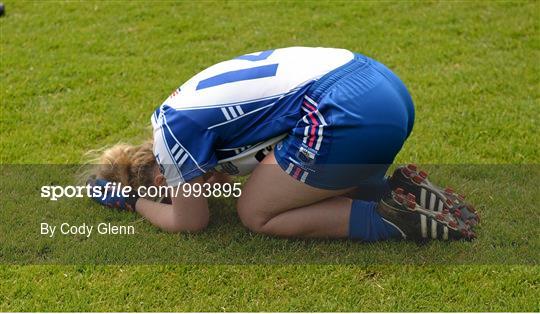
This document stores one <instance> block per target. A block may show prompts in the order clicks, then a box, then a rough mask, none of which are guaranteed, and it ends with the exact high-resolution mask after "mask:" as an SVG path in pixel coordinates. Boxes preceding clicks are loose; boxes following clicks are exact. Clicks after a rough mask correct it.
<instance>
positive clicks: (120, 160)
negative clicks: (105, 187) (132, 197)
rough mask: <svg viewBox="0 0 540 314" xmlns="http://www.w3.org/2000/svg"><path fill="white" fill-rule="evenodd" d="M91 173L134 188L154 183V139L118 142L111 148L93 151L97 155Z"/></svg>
mask: <svg viewBox="0 0 540 314" xmlns="http://www.w3.org/2000/svg"><path fill="white" fill-rule="evenodd" d="M96 152H98V153H99V156H98V157H97V158H94V160H93V164H94V165H95V166H94V167H93V169H92V170H91V174H93V175H95V176H96V177H97V178H103V179H105V180H107V181H111V182H119V183H122V184H123V185H129V186H131V187H133V188H138V187H139V186H150V185H153V184H154V182H153V181H154V168H155V166H156V161H155V158H154V154H153V151H152V141H147V142H144V143H143V144H141V145H137V146H134V145H129V144H116V145H114V146H112V147H110V148H107V149H105V150H100V151H93V152H91V153H92V154H94V155H96Z"/></svg>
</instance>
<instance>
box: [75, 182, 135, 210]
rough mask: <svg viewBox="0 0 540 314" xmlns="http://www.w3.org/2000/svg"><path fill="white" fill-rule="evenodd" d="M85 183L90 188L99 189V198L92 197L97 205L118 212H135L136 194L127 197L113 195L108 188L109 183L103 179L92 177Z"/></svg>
mask: <svg viewBox="0 0 540 314" xmlns="http://www.w3.org/2000/svg"><path fill="white" fill-rule="evenodd" d="M86 183H87V184H88V185H90V186H91V187H96V186H98V187H100V190H101V193H100V194H101V196H100V197H98V196H92V199H93V200H94V201H96V202H98V203H99V204H101V205H103V206H107V207H110V208H116V209H120V210H127V211H135V203H136V202H137V199H138V196H137V195H136V193H133V194H132V195H130V196H129V197H122V196H119V195H118V193H114V191H113V190H112V189H110V188H109V187H110V184H109V185H107V183H109V181H107V180H105V179H96V178H95V177H94V176H92V177H90V178H89V179H88V180H87V181H86Z"/></svg>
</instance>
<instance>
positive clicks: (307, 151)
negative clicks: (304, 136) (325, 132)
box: [296, 145, 317, 164]
mask: <svg viewBox="0 0 540 314" xmlns="http://www.w3.org/2000/svg"><path fill="white" fill-rule="evenodd" d="M315 156H317V152H316V151H315V150H314V149H312V148H309V147H306V146H304V145H302V146H301V147H300V149H299V150H298V152H297V153H296V158H298V160H300V161H301V162H303V163H306V164H313V163H314V162H315Z"/></svg>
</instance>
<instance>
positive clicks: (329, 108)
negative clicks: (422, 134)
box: [275, 54, 414, 190]
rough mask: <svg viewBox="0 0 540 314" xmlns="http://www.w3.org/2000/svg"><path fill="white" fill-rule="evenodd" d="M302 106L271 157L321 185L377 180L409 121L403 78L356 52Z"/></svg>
mask: <svg viewBox="0 0 540 314" xmlns="http://www.w3.org/2000/svg"><path fill="white" fill-rule="evenodd" d="M301 110H302V114H301V116H302V118H301V119H300V120H299V121H298V122H297V123H296V126H295V127H294V128H293V129H292V130H291V131H290V132H289V135H288V136H287V137H286V138H285V139H283V141H281V142H280V143H278V144H277V145H276V149H275V156H276V159H277V162H278V164H279V165H280V166H281V168H282V169H283V170H285V171H286V172H287V173H288V174H289V175H291V176H293V177H294V178H295V179H297V180H300V181H302V182H305V183H306V184H308V185H310V186H314V187H317V188H322V189H331V190H334V189H343V188H349V187H356V186H362V185H366V184H368V185H369V184H370V183H375V184H377V183H379V182H380V181H381V180H383V179H384V175H385V173H386V171H387V169H388V167H389V166H390V165H391V164H392V162H393V161H394V158H395V156H396V155H397V153H398V152H399V151H400V149H401V147H402V146H403V143H404V142H405V140H406V139H407V137H408V136H409V134H410V133H411V130H412V127H413V124H414V106H413V102H412V99H411V96H410V95H409V92H408V91H407V88H406V87H405V85H404V84H403V82H401V80H400V79H399V78H398V77H397V76H396V75H395V74H394V73H392V71H390V70H389V69H388V68H387V67H386V66H384V65H383V64H381V63H379V62H377V61H375V60H373V59H370V58H368V57H365V56H363V55H360V54H356V55H355V58H354V59H353V60H352V61H350V62H349V63H347V64H345V65H343V66H341V67H339V68H337V69H335V70H333V71H331V72H329V73H328V74H326V75H324V76H323V77H322V78H320V79H319V80H318V81H316V82H315V83H313V84H312V86H310V88H309V89H308V90H307V92H306V94H305V96H304V98H303V99H302V106H301Z"/></svg>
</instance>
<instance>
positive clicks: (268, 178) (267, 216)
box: [237, 154, 352, 238]
mask: <svg viewBox="0 0 540 314" xmlns="http://www.w3.org/2000/svg"><path fill="white" fill-rule="evenodd" d="M351 190H352V189H344V190H323V189H318V188H314V187H311V186H309V185H307V184H304V183H302V182H300V181H298V180H296V179H294V178H292V177H291V176H289V175H288V174H287V173H285V171H283V170H282V169H281V168H280V167H279V165H277V163H276V159H275V157H274V154H269V155H268V156H267V157H266V158H265V159H264V160H263V162H262V163H261V165H259V166H258V167H257V168H256V169H255V171H254V172H253V173H252V174H251V176H250V178H249V180H248V182H247V183H246V185H245V186H244V188H243V191H242V196H241V197H240V199H239V200H238V205H237V207H238V214H239V216H240V219H241V220H242V222H243V223H244V225H245V226H246V227H248V228H249V229H251V230H253V231H255V232H260V233H265V234H271V235H276V236H283V237H329V238H344V237H347V235H348V233H349V215H350V211H351V202H352V200H351V199H350V198H347V197H342V196H341V195H344V194H346V193H348V192H349V191H351Z"/></svg>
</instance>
